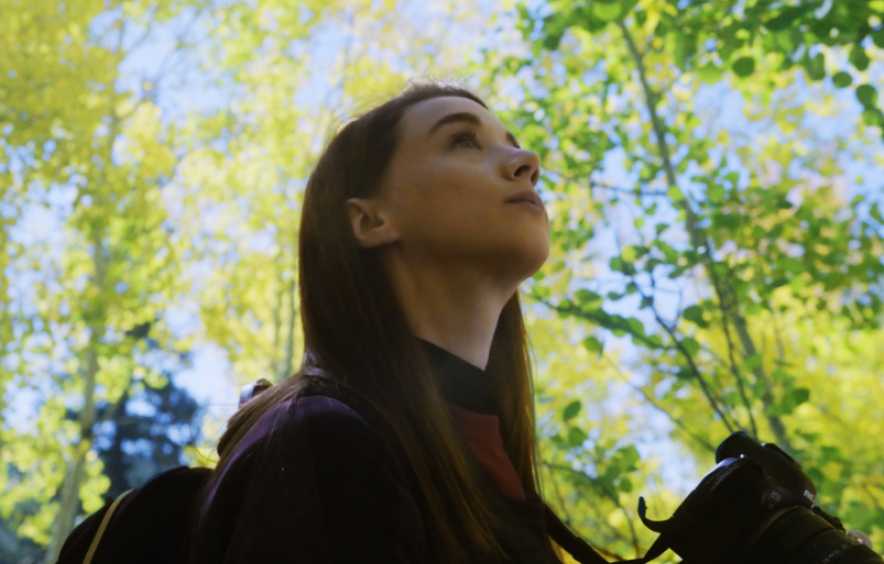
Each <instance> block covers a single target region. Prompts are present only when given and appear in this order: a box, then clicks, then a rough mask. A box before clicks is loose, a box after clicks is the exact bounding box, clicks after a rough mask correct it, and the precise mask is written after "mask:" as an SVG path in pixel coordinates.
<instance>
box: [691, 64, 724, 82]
mask: <svg viewBox="0 0 884 564" xmlns="http://www.w3.org/2000/svg"><path fill="white" fill-rule="evenodd" d="M696 72H697V77H698V78H699V79H700V80H702V81H703V82H705V83H706V84H715V83H717V82H718V81H720V80H721V77H722V76H724V69H723V68H721V67H717V66H715V65H714V64H712V63H707V64H705V65H703V66H702V67H700V68H698V69H697V71H696Z"/></svg>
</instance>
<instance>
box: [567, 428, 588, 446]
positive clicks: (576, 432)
mask: <svg viewBox="0 0 884 564" xmlns="http://www.w3.org/2000/svg"><path fill="white" fill-rule="evenodd" d="M585 440H586V433H585V432H584V431H582V430H580V428H579V427H568V438H567V439H565V443H566V444H567V445H568V446H569V447H571V448H575V447H579V446H581V445H582V444H583V441H585Z"/></svg>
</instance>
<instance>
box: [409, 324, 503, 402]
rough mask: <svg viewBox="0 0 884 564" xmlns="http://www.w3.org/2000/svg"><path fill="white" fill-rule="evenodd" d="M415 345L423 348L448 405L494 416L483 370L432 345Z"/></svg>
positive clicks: (426, 342) (490, 395) (486, 375)
mask: <svg viewBox="0 0 884 564" xmlns="http://www.w3.org/2000/svg"><path fill="white" fill-rule="evenodd" d="M418 341H419V342H420V343H421V345H422V346H423V347H424V351H425V352H426V354H427V359H428V360H429V361H430V368H432V370H433V373H434V374H435V375H436V377H437V378H438V379H439V381H440V383H441V384H442V390H443V394H444V395H445V399H446V400H448V402H449V403H452V404H454V405H456V406H458V407H462V408H464V409H468V410H470V411H475V412H478V413H485V414H489V415H497V413H496V410H495V408H494V401H493V396H492V386H491V378H490V377H489V376H488V374H486V373H485V371H484V370H482V369H480V368H479V367H478V366H474V365H472V364H470V363H469V362H467V361H465V360H464V359H462V358H460V357H459V356H457V355H455V354H453V353H450V352H448V351H447V350H445V349H443V348H442V347H440V346H438V345H436V344H434V343H431V342H429V341H425V340H424V339H421V338H420V337H418Z"/></svg>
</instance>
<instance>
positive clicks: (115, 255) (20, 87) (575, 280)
mask: <svg viewBox="0 0 884 564" xmlns="http://www.w3.org/2000/svg"><path fill="white" fill-rule="evenodd" d="M882 77H884V0H834V1H833V0H805V1H798V0H677V1H676V0H582V1H575V0H534V1H531V2H514V1H511V0H487V1H482V2H474V1H468V0H445V1H438V2H436V1H433V0H382V1H381V0H375V1H371V2H369V1H367V0H308V1H303V2H287V1H282V0H250V1H233V0H230V1H222V0H216V1H209V0H155V1H150V0H143V1H120V0H77V1H76V2H73V1H70V0H67V1H65V0H58V1H53V2H45V1H40V0H38V1H31V2H26V1H24V0H0V149H2V156H0V248H2V252H0V269H2V276H0V412H2V427H0V492H2V495H0V561H3V562H36V561H38V560H40V561H46V562H54V561H55V558H56V556H57V554H58V550H59V548H60V543H61V542H63V541H64V538H65V537H66V536H67V534H68V533H69V532H70V530H71V529H72V528H73V527H74V526H75V525H76V524H77V523H79V522H80V521H81V520H82V519H83V518H84V516H86V515H88V514H90V513H92V512H94V511H96V510H97V509H98V508H100V507H101V506H102V504H103V503H104V501H103V500H104V498H105V497H106V496H116V495H119V494H120V493H121V492H123V491H125V490H127V489H129V488H131V487H135V486H138V485H140V484H141V483H143V482H144V481H145V480H146V479H148V478H149V477H150V476H151V475H153V474H155V473H156V472H159V471H161V470H164V469H167V468H171V467H174V466H177V465H180V464H190V465H194V466H196V465H211V464H213V461H214V460H215V459H216V457H217V454H216V453H214V452H213V450H212V449H213V447H214V443H215V441H216V440H217V439H218V437H219V436H220V431H221V430H222V429H223V425H224V423H225V421H226V418H227V417H228V416H229V415H230V414H231V413H232V412H233V410H234V409H235V407H236V405H235V404H236V396H237V393H238V390H239V388H240V387H241V386H242V385H243V384H245V383H247V382H252V381H254V380H257V379H258V378H267V379H268V380H271V381H274V382H278V381H280V380H281V379H283V378H286V377H287V376H289V375H290V374H291V373H292V372H293V371H294V370H295V369H296V368H297V366H298V363H299V360H300V355H301V354H302V352H303V334H302V332H301V327H300V321H299V303H298V286H297V284H298V280H297V264H298V256H297V234H298V223H299V218H300V202H301V201H302V198H303V193H304V186H305V184H306V180H307V178H308V176H309V174H310V172H311V170H312V166H313V164H314V163H315V160H316V158H317V157H318V155H319V154H320V152H321V150H322V148H323V147H324V143H325V142H326V141H327V140H328V138H329V136H330V135H331V134H332V133H333V132H334V131H335V129H336V128H337V127H338V126H339V125H340V124H341V123H343V122H344V121H345V120H346V119H347V118H348V117H350V116H353V115H356V114H358V113H359V112H360V111H363V110H365V109H367V108H368V107H371V106H372V105H373V104H376V103H378V102H380V101H382V100H384V99H386V98H387V97H389V96H392V95H394V94H395V93H397V92H398V91H399V90H400V89H401V88H403V87H404V86H405V85H406V84H407V83H408V81H409V80H414V79H425V78H433V79H444V80H449V81H456V82H459V83H461V84H463V85H465V86H467V87H469V88H471V89H473V90H474V91H476V92H477V93H478V94H479V95H480V96H482V97H483V98H484V99H486V100H488V102H489V103H490V105H491V106H492V110H493V111H494V112H495V114H496V115H497V116H498V118H499V119H500V120H501V122H502V123H504V124H505V125H506V126H507V127H508V129H510V130H511V131H513V132H515V133H516V135H517V137H518V138H519V141H520V143H521V144H522V145H523V146H525V147H528V148H530V149H532V150H534V151H536V152H538V153H539V154H540V156H541V159H542V177H541V181H540V183H539V184H538V189H539V191H540V194H541V196H542V198H543V200H544V202H545V203H546V206H547V209H548V211H549V217H550V226H551V243H552V247H551V253H550V258H549V260H548V261H547V263H546V264H545V266H544V267H543V268H542V269H541V271H540V272H538V273H537V274H536V275H535V276H534V277H533V278H531V279H529V280H527V281H526V282H525V283H524V284H523V285H522V287H521V288H520V292H521V293H522V300H523V301H522V303H523V307H524V308H525V313H526V318H527V321H528V331H529V335H530V338H531V343H532V346H533V348H534V353H535V358H536V370H535V387H536V390H535V391H536V397H535V401H536V407H537V416H538V422H537V424H538V429H539V431H540V436H539V439H540V454H541V460H540V468H541V470H542V478H543V483H544V495H545V497H546V500H547V501H548V502H549V503H550V505H551V506H552V507H553V508H554V509H555V510H556V512H557V513H558V514H559V515H561V516H562V518H563V519H564V520H565V521H566V522H567V524H568V525H569V526H570V527H572V528H573V529H574V530H575V531H576V532H578V533H579V534H580V535H581V536H582V537H584V538H585V539H587V540H588V541H590V542H591V543H593V544H594V545H596V546H599V547H603V548H604V549H605V550H606V551H608V552H607V553H606V554H608V555H609V556H610V557H611V558H614V557H615V556H622V557H624V558H632V557H635V556H638V555H641V554H644V552H645V551H646V550H647V548H648V547H649V546H650V543H651V542H652V541H653V539H654V537H655V535H654V534H653V533H651V532H650V531H648V530H646V529H645V528H644V527H643V526H642V525H641V522H640V521H639V520H638V518H637V514H636V510H635V507H636V503H637V499H638V496H639V495H643V496H644V497H645V498H646V499H647V500H648V504H649V516H651V517H652V518H655V519H664V518H666V517H668V516H669V515H670V514H671V513H672V511H673V510H674V509H675V507H677V506H678V504H679V502H680V501H681V499H682V498H683V496H684V495H685V494H686V493H687V492H688V491H689V490H690V489H691V488H692V487H693V485H694V484H695V483H696V480H697V479H698V478H699V477H700V476H702V475H703V474H704V473H705V472H706V471H707V470H708V469H709V468H711V467H712V466H713V465H714V457H713V454H714V450H715V446H716V445H717V444H718V443H719V442H720V441H721V440H722V439H724V438H725V437H726V436H727V435H728V434H729V433H730V432H732V431H735V430H737V429H745V430H747V431H748V432H750V433H751V434H752V435H753V436H757V437H758V438H759V439H761V440H763V441H766V442H774V443H776V444H778V445H780V446H781V447H783V448H784V449H785V450H787V451H788V452H789V453H790V454H791V455H792V456H794V457H795V458H796V459H797V460H799V461H800V462H801V464H802V466H803V467H804V469H805V470H806V472H807V473H808V474H809V475H810V476H811V477H812V478H813V480H814V481H815V483H816V485H817V488H818V491H819V498H818V503H819V505H820V506H821V507H823V509H825V510H826V511H828V512H830V513H831V514H833V515H836V516H838V517H839V518H840V519H841V520H842V521H843V522H844V523H845V524H846V525H848V526H849V528H852V529H860V530H863V531H866V532H867V533H868V534H869V535H870V536H871V538H872V541H873V543H874V544H875V546H876V547H881V546H884V448H882V445H881V439H880V437H881V436H882V435H884V417H882V416H881V413H882V411H881V406H882V405H884V347H882V346H881V344H882V343H884V330H882V322H884V311H882V299H884V285H882V282H884V262H882V258H884V215H882V213H884V189H882V188H884V180H882V179H884V175H882V170H884V151H882V149H884V145H882V139H884V113H882V109H884V100H882V99H881V97H880V96H879V92H878V90H879V88H881V87H882V85H884V80H882ZM671 558H673V560H670V561H675V560H674V558H675V557H674V556H672V557H671Z"/></svg>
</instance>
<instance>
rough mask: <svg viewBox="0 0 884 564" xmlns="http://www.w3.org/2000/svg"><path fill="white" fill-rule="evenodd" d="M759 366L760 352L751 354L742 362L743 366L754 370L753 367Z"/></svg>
mask: <svg viewBox="0 0 884 564" xmlns="http://www.w3.org/2000/svg"><path fill="white" fill-rule="evenodd" d="M759 366H761V355H760V354H753V355H752V356H750V357H749V358H747V359H746V361H745V362H743V367H744V368H745V369H746V370H754V369H756V368H758V367H759Z"/></svg>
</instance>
